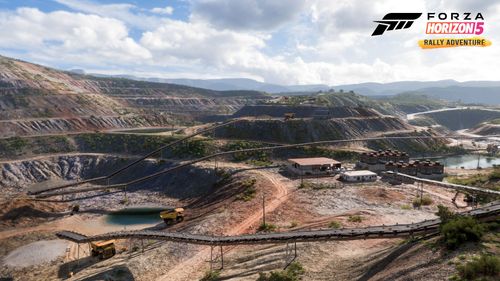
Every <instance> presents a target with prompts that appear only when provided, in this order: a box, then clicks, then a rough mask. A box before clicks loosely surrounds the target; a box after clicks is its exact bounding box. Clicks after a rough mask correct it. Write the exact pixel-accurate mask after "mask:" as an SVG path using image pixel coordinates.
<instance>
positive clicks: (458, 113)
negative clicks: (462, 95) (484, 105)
mask: <svg viewBox="0 0 500 281" xmlns="http://www.w3.org/2000/svg"><path fill="white" fill-rule="evenodd" d="M421 116H423V117H427V118H431V119H432V120H434V122H436V123H437V124H439V125H442V126H444V127H447V128H448V129H450V130H454V131H456V130H463V129H469V128H472V127H474V126H476V125H478V124H480V123H483V122H485V121H489V120H493V119H497V118H500V110H498V111H493V110H482V109H458V110H448V111H440V112H433V113H427V114H423V115H421ZM417 118H420V116H419V117H417Z"/></svg>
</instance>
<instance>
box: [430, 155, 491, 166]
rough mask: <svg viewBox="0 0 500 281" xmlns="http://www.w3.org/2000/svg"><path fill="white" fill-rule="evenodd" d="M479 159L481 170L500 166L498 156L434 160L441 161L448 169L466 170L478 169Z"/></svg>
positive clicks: (450, 157)
mask: <svg viewBox="0 0 500 281" xmlns="http://www.w3.org/2000/svg"><path fill="white" fill-rule="evenodd" d="M478 159H479V167H481V168H490V167H493V166H494V165H500V157H498V156H484V155H481V156H480V157H478V156H477V155H475V154H465V155H459V156H449V157H443V158H439V159H433V160H439V161H441V163H443V164H444V165H445V167H448V168H461V167H464V168H465V169H476V168H477V166H478Z"/></svg>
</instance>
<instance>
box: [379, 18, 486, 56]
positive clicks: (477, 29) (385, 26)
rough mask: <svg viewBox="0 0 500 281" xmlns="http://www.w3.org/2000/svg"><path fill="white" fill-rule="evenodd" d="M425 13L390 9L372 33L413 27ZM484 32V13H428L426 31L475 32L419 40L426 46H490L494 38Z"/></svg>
mask: <svg viewBox="0 0 500 281" xmlns="http://www.w3.org/2000/svg"><path fill="white" fill-rule="evenodd" d="M421 16H422V13H388V14H386V15H385V16H384V17H383V18H382V20H378V21H374V22H376V23H378V25H377V26H376V27H375V30H374V31H373V33H372V36H380V35H383V34H386V32H387V31H397V30H403V29H409V28H410V27H411V26H412V25H413V23H414V22H415V21H416V20H418V19H419V18H420V17H421ZM483 32H484V17H483V15H482V14H481V13H475V14H474V13H434V12H431V13H427V23H426V26H425V34H430V35H436V34H437V35H439V34H458V35H475V36H474V37H465V38H432V37H431V38H426V39H422V40H419V41H418V45H419V46H420V47H421V48H422V49H435V48H450V47H464V46H469V47H487V46H490V45H491V41H489V40H488V39H485V38H483V37H478V35H481V34H483Z"/></svg>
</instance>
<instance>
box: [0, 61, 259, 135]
mask: <svg viewBox="0 0 500 281" xmlns="http://www.w3.org/2000/svg"><path fill="white" fill-rule="evenodd" d="M267 98H268V96H267V95H266V94H264V93H262V92H257V91H212V90H206V89H199V88H193V87H187V86H181V85H175V84H166V83H153V82H144V81H135V80H128V79H118V78H99V77H93V76H87V75H80V74H74V73H69V72H64V71H58V70H55V69H51V68H47V67H43V66H40V65H35V64H31V63H27V62H23V61H18V60H14V59H9V58H6V57H1V56H0V121H4V123H3V124H0V134H1V135H2V136H9V135H14V134H16V135H32V134H53V133H59V132H78V131H88V130H99V129H112V128H129V127H149V126H165V125H171V124H172V123H173V122H176V123H185V122H191V121H193V120H194V119H196V118H199V117H203V116H208V115H214V114H232V113H234V112H235V111H236V110H238V109H239V108H241V107H242V106H243V105H245V104H254V103H256V102H257V101H259V100H262V99H267Z"/></svg>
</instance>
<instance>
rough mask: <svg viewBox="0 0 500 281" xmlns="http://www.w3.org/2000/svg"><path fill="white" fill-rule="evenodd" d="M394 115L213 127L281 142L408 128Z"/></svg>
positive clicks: (220, 132) (222, 133) (226, 134)
mask: <svg viewBox="0 0 500 281" xmlns="http://www.w3.org/2000/svg"><path fill="white" fill-rule="evenodd" d="M411 129H412V127H411V126H410V125H408V124H406V123H404V122H403V121H401V119H399V118H396V117H387V116H379V117H367V118H358V117H350V118H336V119H327V120H322V119H293V120H288V121H283V120H280V119H261V120H259V119H257V120H245V121H242V122H238V123H235V124H231V125H229V126H227V127H223V128H219V129H217V130H216V135H217V137H221V138H228V139H246V140H258V141H269V142H280V143H301V142H311V141H321V140H334V139H349V138H356V137H363V136H364V137H368V136H370V135H374V134H377V133H384V132H390V131H401V130H411Z"/></svg>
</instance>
